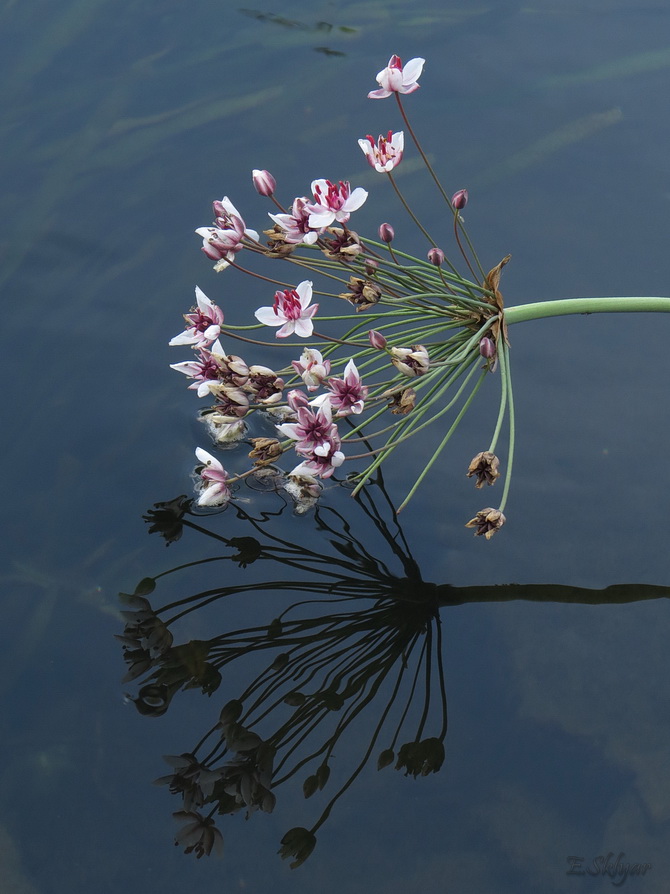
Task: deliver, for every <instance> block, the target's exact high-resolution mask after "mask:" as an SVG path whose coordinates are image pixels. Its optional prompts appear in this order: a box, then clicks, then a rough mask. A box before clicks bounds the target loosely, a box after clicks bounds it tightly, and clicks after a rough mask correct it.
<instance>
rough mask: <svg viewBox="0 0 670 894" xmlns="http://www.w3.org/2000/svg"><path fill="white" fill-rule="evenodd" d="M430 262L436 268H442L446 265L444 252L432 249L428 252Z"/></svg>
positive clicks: (439, 249)
mask: <svg viewBox="0 0 670 894" xmlns="http://www.w3.org/2000/svg"><path fill="white" fill-rule="evenodd" d="M428 260H429V261H430V263H431V264H434V265H435V266H436V267H441V266H442V264H444V252H443V251H442V249H441V248H431V250H430V251H429V252H428Z"/></svg>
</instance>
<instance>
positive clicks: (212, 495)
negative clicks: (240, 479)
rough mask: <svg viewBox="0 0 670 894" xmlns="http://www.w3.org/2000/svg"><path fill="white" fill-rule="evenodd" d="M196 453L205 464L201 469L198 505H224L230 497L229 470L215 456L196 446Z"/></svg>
mask: <svg viewBox="0 0 670 894" xmlns="http://www.w3.org/2000/svg"><path fill="white" fill-rule="evenodd" d="M195 455H196V456H197V458H198V460H199V461H200V462H201V463H202V464H203V468H202V469H201V470H200V472H199V475H200V482H199V486H198V489H199V492H200V495H199V497H198V500H197V502H198V506H222V505H223V504H224V503H227V502H228V500H229V499H230V488H229V487H228V472H226V470H225V469H224V468H223V466H222V465H221V463H220V462H219V461H218V459H217V458H216V457H215V456H212V454H211V453H208V452H207V451H206V450H203V449H202V447H196V450H195Z"/></svg>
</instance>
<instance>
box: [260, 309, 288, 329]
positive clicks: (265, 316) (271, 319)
mask: <svg viewBox="0 0 670 894" xmlns="http://www.w3.org/2000/svg"><path fill="white" fill-rule="evenodd" d="M254 316H255V317H256V319H257V320H258V322H259V323H263V325H264V326H281V325H282V323H285V322H286V317H285V316H284V315H283V313H282V312H281V311H279V313H275V310H274V307H259V308H258V310H257V311H256V312H255V313H254Z"/></svg>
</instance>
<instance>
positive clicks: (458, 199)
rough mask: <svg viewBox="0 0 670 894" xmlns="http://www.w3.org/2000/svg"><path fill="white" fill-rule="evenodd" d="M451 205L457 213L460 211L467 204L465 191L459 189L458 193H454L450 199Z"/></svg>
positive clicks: (466, 192)
mask: <svg viewBox="0 0 670 894" xmlns="http://www.w3.org/2000/svg"><path fill="white" fill-rule="evenodd" d="M451 204H452V205H453V206H454V208H455V209H456V210H457V211H462V210H463V209H464V208H465V206H466V205H467V204H468V191H467V189H459V190H458V192H455V193H454V194H453V196H452V197H451Z"/></svg>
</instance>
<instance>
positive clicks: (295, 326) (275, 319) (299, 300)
mask: <svg viewBox="0 0 670 894" xmlns="http://www.w3.org/2000/svg"><path fill="white" fill-rule="evenodd" d="M311 300H312V283H311V282H310V281H309V280H303V282H301V283H299V284H298V285H297V286H296V287H295V289H284V291H283V292H282V291H277V292H275V301H274V304H273V306H272V307H259V308H258V310H257V311H256V313H255V314H254V316H255V317H256V319H257V320H258V321H259V322H261V323H263V324H264V325H265V326H281V329H278V330H277V332H276V335H277V338H286V337H287V336H289V335H293V333H295V334H296V335H298V336H300V337H301V338H309V336H310V335H311V334H312V332H313V331H314V324H313V323H312V317H313V316H314V314H315V313H316V312H317V310H318V309H319V305H318V304H312V306H311V307H310V302H311Z"/></svg>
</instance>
